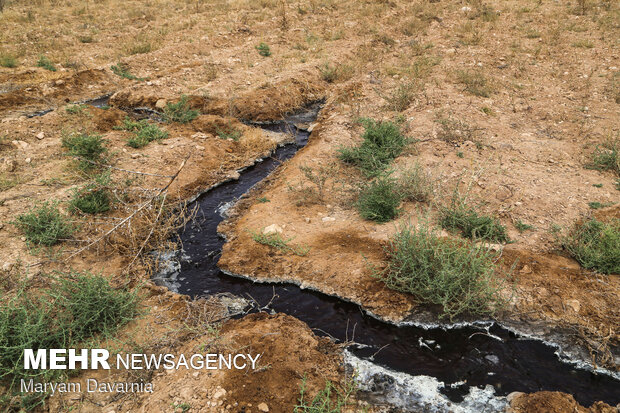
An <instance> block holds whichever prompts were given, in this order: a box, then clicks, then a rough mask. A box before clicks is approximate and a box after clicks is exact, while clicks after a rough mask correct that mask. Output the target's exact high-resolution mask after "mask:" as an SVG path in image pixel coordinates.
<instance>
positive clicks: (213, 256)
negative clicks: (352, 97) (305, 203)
mask: <svg viewBox="0 0 620 413" xmlns="http://www.w3.org/2000/svg"><path fill="white" fill-rule="evenodd" d="M85 103H90V104H94V105H95V106H100V105H105V104H107V97H104V98H101V99H96V100H93V101H89V102H85ZM319 110H320V104H319V103H316V104H314V105H311V106H310V107H309V108H307V109H306V110H305V111H303V112H301V113H298V114H295V115H291V116H288V117H287V118H286V119H285V120H284V121H281V122H277V123H271V124H264V125H260V126H261V127H263V128H265V129H268V130H270V131H273V132H281V133H292V134H293V135H294V136H295V142H294V143H291V144H286V145H283V146H281V147H279V148H278V149H277V150H276V151H275V152H274V153H273V154H272V155H271V156H270V157H268V158H265V159H261V160H257V162H256V163H255V164H254V165H253V166H250V167H248V168H246V169H244V170H243V171H240V177H239V179H238V180H233V181H227V182H224V183H222V184H220V185H218V186H216V187H214V188H212V189H210V190H208V191H207V192H205V193H204V194H202V195H201V196H199V197H198V198H197V200H196V201H194V202H195V203H196V204H197V205H196V206H197V214H196V217H195V219H194V220H192V221H191V222H190V223H188V224H187V225H186V227H185V228H183V229H182V230H181V231H180V233H179V236H180V238H181V241H182V245H183V250H182V251H176V252H172V253H163V252H160V253H158V254H159V258H160V259H161V260H162V261H165V262H164V263H163V267H164V269H163V270H162V271H160V273H159V274H157V275H156V276H155V277H154V281H155V282H156V283H158V284H160V285H165V286H167V287H169V288H170V289H172V290H174V291H176V292H178V293H181V294H187V295H189V296H191V297H198V296H208V295H214V294H221V293H227V294H233V295H235V296H239V297H243V298H245V299H249V300H251V301H252V302H253V303H254V308H255V309H260V310H262V311H271V312H281V313H286V314H289V315H291V316H294V317H296V318H298V319H300V320H301V321H303V322H305V323H306V324H308V325H309V326H310V328H312V329H313V331H314V332H315V333H316V334H318V335H323V336H326V335H327V336H330V337H332V338H333V339H336V340H337V341H340V342H344V341H348V340H353V341H354V342H355V343H356V344H353V345H351V346H349V347H348V349H347V350H346V351H345V361H346V362H347V364H348V365H349V366H351V367H353V368H355V369H356V370H357V371H358V374H359V375H358V380H359V382H360V389H361V391H362V394H367V395H368V398H369V399H370V400H373V401H374V402H377V403H387V404H390V405H392V406H396V407H399V408H401V409H403V410H408V409H419V408H421V407H424V408H428V407H433V409H432V410H435V411H445V410H450V411H464V412H466V411H497V410H498V409H502V408H503V406H505V405H506V399H505V397H503V396H505V395H507V394H509V393H511V392H513V391H520V392H536V391H541V390H550V391H562V392H565V393H569V394H572V395H573V396H574V397H575V399H576V400H577V401H578V402H579V403H581V404H583V405H586V406H589V405H591V404H592V403H593V402H594V401H597V400H601V401H604V402H606V403H609V404H611V405H616V404H617V403H619V402H620V391H619V389H620V381H618V380H616V379H614V378H613V377H611V376H609V375H606V374H598V373H595V372H593V371H590V370H586V369H582V368H579V367H577V366H575V365H574V364H571V363H566V362H562V361H561V360H560V358H559V357H558V355H557V354H556V351H557V349H556V348H555V347H552V346H550V345H548V344H546V343H544V342H542V341H539V340H534V339H531V338H527V337H523V336H519V335H518V334H516V333H514V332H512V331H509V330H507V329H505V328H503V327H501V326H499V325H498V324H496V323H472V324H464V325H459V326H451V327H449V328H442V327H422V326H409V325H407V326H396V325H393V324H389V323H386V322H383V321H380V320H378V319H377V318H375V317H371V316H369V315H367V314H365V313H364V312H363V310H362V309H361V308H360V307H359V306H358V305H356V304H354V303H350V302H347V301H344V300H342V299H339V298H338V297H333V296H328V295H325V294H322V293H319V292H315V291H310V290H306V289H301V288H299V287H298V286H296V285H293V284H282V283H257V282H254V281H252V280H250V279H247V278H244V277H242V276H233V275H229V274H225V273H224V272H222V271H221V270H220V269H219V268H218V266H217V262H218V260H219V257H220V253H221V250H222V246H223V245H224V243H225V239H224V238H222V237H221V236H220V235H219V234H218V232H217V227H218V225H219V223H220V222H222V220H224V219H226V210H227V209H228V208H230V207H231V206H232V205H233V204H234V203H235V202H236V201H237V200H238V199H239V198H240V197H241V196H243V195H244V194H245V193H247V192H248V191H249V190H250V189H251V188H252V187H253V186H254V185H256V184H257V183H259V182H260V181H261V180H263V179H264V178H265V177H267V176H268V175H269V174H270V173H271V172H272V171H273V170H274V169H276V168H277V167H278V165H280V164H281V163H282V162H284V161H286V160H287V159H290V158H291V157H292V156H294V155H295V153H296V152H297V151H298V150H299V149H300V148H302V147H303V146H305V145H306V143H307V141H308V137H309V135H310V133H309V132H308V131H307V129H305V127H298V126H299V125H308V124H310V123H312V122H313V121H314V120H315V119H316V117H317V113H318V111H319ZM136 112H139V111H136ZM134 113H135V112H134ZM296 125H297V126H296ZM491 386H492V387H491Z"/></svg>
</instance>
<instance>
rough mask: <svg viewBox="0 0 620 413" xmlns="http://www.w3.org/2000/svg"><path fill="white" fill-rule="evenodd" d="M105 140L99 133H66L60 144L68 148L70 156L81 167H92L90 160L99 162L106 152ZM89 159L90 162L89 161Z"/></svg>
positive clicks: (86, 168)
mask: <svg viewBox="0 0 620 413" xmlns="http://www.w3.org/2000/svg"><path fill="white" fill-rule="evenodd" d="M104 145H105V141H104V140H103V138H102V137H101V136H100V135H89V134H86V133H81V134H72V135H67V136H64V137H63V138H62V146H63V147H64V148H66V149H67V150H68V153H69V155H70V156H73V157H75V158H77V159H78V161H79V165H80V168H81V169H84V170H89V169H93V168H94V167H95V166H96V165H94V164H93V163H92V162H95V163H98V162H101V161H102V160H103V159H102V156H103V154H104V153H106V152H107V149H106V148H105V146H104ZM89 161H90V162H89Z"/></svg>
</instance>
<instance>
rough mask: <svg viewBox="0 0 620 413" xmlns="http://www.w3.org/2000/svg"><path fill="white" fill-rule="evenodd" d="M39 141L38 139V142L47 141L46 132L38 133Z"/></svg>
mask: <svg viewBox="0 0 620 413" xmlns="http://www.w3.org/2000/svg"><path fill="white" fill-rule="evenodd" d="M37 139H38V140H41V139H45V132H39V133H37Z"/></svg>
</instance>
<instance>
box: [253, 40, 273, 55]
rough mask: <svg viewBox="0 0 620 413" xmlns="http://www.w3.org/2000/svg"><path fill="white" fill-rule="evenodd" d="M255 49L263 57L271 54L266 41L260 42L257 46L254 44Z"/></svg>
mask: <svg viewBox="0 0 620 413" xmlns="http://www.w3.org/2000/svg"><path fill="white" fill-rule="evenodd" d="M256 50H258V54H259V55H261V56H263V57H269V56H271V50H270V49H269V45H268V44H267V43H263V42H261V43H260V44H259V45H258V46H256Z"/></svg>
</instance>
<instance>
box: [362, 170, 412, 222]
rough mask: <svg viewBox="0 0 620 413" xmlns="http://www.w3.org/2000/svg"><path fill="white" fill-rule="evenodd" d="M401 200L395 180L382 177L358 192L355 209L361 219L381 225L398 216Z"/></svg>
mask: <svg viewBox="0 0 620 413" xmlns="http://www.w3.org/2000/svg"><path fill="white" fill-rule="evenodd" d="M402 199H403V198H402V196H401V194H400V193H399V192H398V185H397V183H396V180H394V179H393V178H392V177H390V176H388V175H382V176H380V177H378V178H377V179H375V180H374V181H372V182H371V183H370V184H368V185H367V186H366V187H365V188H363V189H362V190H361V191H360V194H359V197H358V199H357V202H356V203H355V207H356V208H357V211H358V212H359V213H360V215H361V216H362V218H364V219H367V220H369V221H376V222H380V223H383V222H388V221H391V220H392V219H394V218H396V217H397V216H398V214H400V209H399V208H398V206H399V205H400V203H401V201H402Z"/></svg>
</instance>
